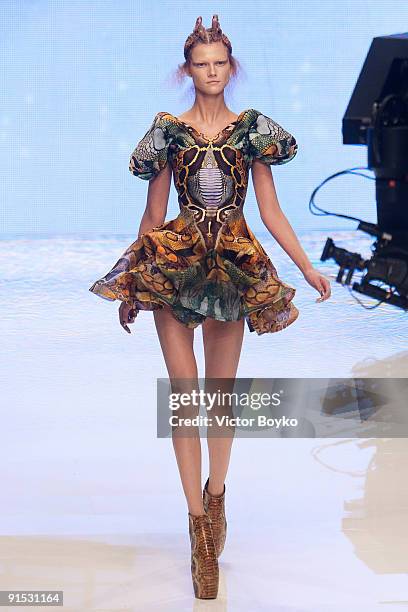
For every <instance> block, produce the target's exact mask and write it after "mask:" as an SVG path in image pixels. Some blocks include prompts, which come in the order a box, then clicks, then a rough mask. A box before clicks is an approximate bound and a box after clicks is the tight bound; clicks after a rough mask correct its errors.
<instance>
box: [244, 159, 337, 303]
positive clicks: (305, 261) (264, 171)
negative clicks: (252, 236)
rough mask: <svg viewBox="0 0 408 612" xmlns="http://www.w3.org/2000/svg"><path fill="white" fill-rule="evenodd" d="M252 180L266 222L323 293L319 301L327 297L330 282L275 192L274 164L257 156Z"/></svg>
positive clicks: (292, 257)
mask: <svg viewBox="0 0 408 612" xmlns="http://www.w3.org/2000/svg"><path fill="white" fill-rule="evenodd" d="M252 182H253V185H254V191H255V196H256V200H257V203H258V207H259V211H260V215H261V219H262V222H263V224H264V225H265V227H266V228H267V229H268V231H269V232H270V233H271V234H272V236H273V237H274V238H275V240H276V241H277V242H278V243H279V244H280V246H281V247H282V249H283V250H284V251H286V253H287V254H288V255H289V257H290V258H291V259H292V261H293V262H294V263H295V264H296V265H297V267H298V268H299V270H300V271H301V272H302V274H303V276H304V277H305V279H306V280H307V282H308V283H309V284H310V285H311V286H312V287H314V288H315V289H317V291H319V293H320V294H321V297H320V298H318V299H317V300H316V301H323V300H326V299H327V298H328V297H330V294H331V291H330V282H329V280H328V279H327V278H326V277H325V276H323V275H322V274H321V273H320V272H319V271H318V270H316V269H315V268H313V264H312V263H311V261H310V259H309V258H308V256H307V255H306V253H305V251H304V250H303V248H302V246H301V244H300V242H299V240H298V238H297V236H296V234H295V232H294V230H293V228H292V226H291V225H290V223H289V221H288V220H287V218H286V216H285V214H284V212H283V211H282V209H281V207H280V205H279V201H278V196H277V194H276V189H275V183H274V181H273V176H272V170H271V167H270V166H269V165H268V164H264V163H263V162H261V161H260V160H254V161H253V164H252Z"/></svg>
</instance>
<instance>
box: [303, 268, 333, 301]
mask: <svg viewBox="0 0 408 612" xmlns="http://www.w3.org/2000/svg"><path fill="white" fill-rule="evenodd" d="M303 276H304V277H305V279H306V280H307V282H308V283H309V285H311V286H312V287H314V288H315V289H317V291H318V292H319V293H320V297H319V298H316V302H324V300H327V299H328V298H329V297H330V296H331V288H330V281H329V280H328V279H327V278H326V277H325V276H323V274H321V273H320V272H319V271H318V270H316V268H309V270H306V272H304V273H303Z"/></svg>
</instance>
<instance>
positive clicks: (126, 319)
mask: <svg viewBox="0 0 408 612" xmlns="http://www.w3.org/2000/svg"><path fill="white" fill-rule="evenodd" d="M137 313H138V311H137V310H136V309H135V308H133V306H131V305H130V304H128V303H127V302H122V303H121V305H120V306H119V323H120V324H121V326H122V327H123V329H124V330H125V331H127V333H128V334H130V333H131V331H130V329H129V327H128V325H127V324H128V323H134V322H135V319H136V317H137Z"/></svg>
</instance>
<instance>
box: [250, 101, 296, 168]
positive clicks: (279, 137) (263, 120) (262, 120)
mask: <svg viewBox="0 0 408 612" xmlns="http://www.w3.org/2000/svg"><path fill="white" fill-rule="evenodd" d="M248 136H249V149H250V153H251V156H252V158H253V159H259V160H260V161H262V162H264V163H265V164H273V165H279V164H287V163H288V162H289V161H290V160H291V159H293V158H294V157H295V155H296V153H297V152H298V145H297V142H296V139H295V137H294V136H293V135H292V134H290V133H289V132H287V131H286V130H285V129H284V128H283V127H282V126H281V125H279V123H276V121H274V120H273V119H271V118H270V117H267V116H266V115H264V114H263V113H260V112H259V111H255V116H254V120H253V121H252V122H251V125H250V128H249V133H248Z"/></svg>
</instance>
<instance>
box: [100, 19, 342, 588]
mask: <svg viewBox="0 0 408 612" xmlns="http://www.w3.org/2000/svg"><path fill="white" fill-rule="evenodd" d="M184 58H185V62H184V64H182V65H181V66H180V67H179V70H181V72H182V73H183V74H184V75H185V76H188V77H190V78H191V79H192V82H193V84H194V89H195V100H194V104H193V106H192V108H190V109H189V110H188V111H186V112H185V113H183V114H182V115H180V116H175V115H173V114H171V113H170V112H165V111H161V112H158V113H157V114H156V115H155V117H154V119H153V122H152V124H151V126H150V127H149V129H148V130H147V132H146V133H145V135H144V136H143V138H142V139H141V140H140V142H139V143H138V145H137V146H136V148H135V149H134V151H133V153H132V155H131V158H130V164H129V170H130V172H131V173H132V174H134V175H135V176H137V177H139V178H141V179H145V180H148V181H149V187H148V193H147V204H146V209H145V211H144V214H143V217H142V221H141V224H140V229H139V233H138V238H137V239H136V240H135V242H133V243H132V244H131V245H130V246H129V247H128V248H127V249H126V251H125V252H124V253H123V254H122V255H121V257H120V258H119V260H118V261H117V262H116V263H115V265H114V266H113V268H112V269H111V270H110V271H109V272H108V273H107V274H106V275H105V276H104V277H103V278H100V279H99V280H97V281H96V282H95V283H94V284H93V285H92V286H91V287H90V289H89V290H90V291H92V292H93V293H95V294H96V295H98V296H100V297H102V298H105V299H108V300H116V299H118V300H120V301H121V304H120V306H119V322H120V324H121V326H122V327H123V328H124V330H125V331H126V332H128V333H130V329H129V327H128V324H129V323H134V321H135V318H136V316H137V314H138V312H139V311H140V310H151V311H153V315H154V322H155V326H156V329H157V333H158V338H159V342H160V345H161V348H162V351H163V356H164V360H165V363H166V367H167V371H168V374H169V378H170V379H171V380H173V379H193V380H195V379H197V377H198V373H197V364H196V359H195V354H194V350H193V340H194V329H195V328H196V327H197V326H198V325H200V324H201V325H202V334H203V343H204V354H205V378H206V379H207V378H219V379H229V380H230V379H234V377H235V376H236V371H237V367H238V361H239V357H240V352H241V346H242V340H243V334H244V327H245V321H246V323H247V325H248V328H249V330H250V332H254V331H255V332H256V333H257V334H258V335H260V334H265V333H274V332H278V331H281V330H283V329H284V328H286V327H287V326H288V325H290V324H291V323H293V322H294V321H295V320H296V319H297V317H298V315H299V311H298V309H297V308H296V306H295V305H294V304H293V301H292V300H293V297H294V295H295V292H296V289H294V288H293V287H291V286H289V285H288V284H286V283H285V282H283V280H281V279H280V278H279V277H278V274H277V270H276V268H275V267H274V265H273V264H272V262H271V260H270V259H269V257H268V255H267V253H266V252H265V250H264V249H263V247H262V245H261V244H260V243H259V241H258V240H257V239H256V237H255V236H254V234H253V233H252V231H251V229H250V228H249V227H248V225H247V223H246V221H245V218H244V215H243V206H244V201H245V196H246V192H247V186H248V177H249V171H250V170H251V173H252V181H253V185H254V190H255V195H256V200H257V203H258V206H259V210H260V215H261V218H262V221H263V223H264V224H265V226H266V227H267V229H268V230H269V231H270V232H271V234H272V235H273V236H274V238H275V239H276V240H277V241H278V243H279V244H280V245H281V247H282V248H283V249H284V250H285V251H286V252H287V254H288V255H289V256H290V257H291V259H292V260H293V262H294V263H295V264H296V265H297V266H298V268H299V269H300V270H301V272H302V274H303V277H304V278H305V280H306V281H307V282H308V283H309V284H310V285H311V286H312V287H314V288H315V289H316V290H317V291H318V292H319V293H320V297H319V298H317V300H316V301H323V300H326V299H327V298H328V297H329V296H330V283H329V281H328V280H327V278H326V277H325V276H323V275H322V274H321V273H320V272H319V271H318V270H316V269H315V268H313V266H312V264H311V262H310V261H309V259H308V257H307V255H306V253H305V252H304V250H303V249H302V247H301V245H300V243H299V241H298V239H297V237H296V235H295V233H294V231H293V229H292V227H291V226H290V224H289V222H288V220H287V219H286V217H285V215H284V213H283V211H282V210H281V208H280V206H279V202H278V199H277V195H276V192H275V187H274V182H273V177H272V172H271V165H279V164H286V163H288V162H289V161H291V160H292V159H293V158H294V157H295V155H296V153H297V150H298V145H297V142H296V139H295V137H294V136H293V135H292V134H290V133H289V132H287V131H286V130H285V129H284V128H283V127H282V126H280V125H279V124H278V123H276V122H275V121H274V120H273V119H271V118H270V117H268V116H267V115H266V114H264V113H262V112H260V111H258V110H255V109H254V108H248V109H246V110H243V111H241V112H240V113H239V114H238V115H236V114H234V113H233V112H232V111H231V110H230V109H229V108H228V107H227V106H226V103H225V99H224V89H225V87H226V85H227V84H228V82H229V80H230V78H232V77H234V76H235V75H236V72H237V67H238V65H239V64H238V61H237V60H236V58H235V57H234V56H233V55H232V45H231V42H230V41H229V39H228V38H227V36H226V35H225V34H224V33H223V32H222V30H221V27H220V24H219V21H218V16H217V15H214V16H213V18H212V26H211V28H204V26H203V25H202V18H201V17H198V19H197V21H196V24H195V27H194V31H193V32H192V33H191V34H190V35H189V36H188V38H187V40H186V42H185V45H184ZM172 177H173V179H174V185H175V187H176V190H177V193H178V202H179V206H180V213H179V215H178V216H177V218H175V219H172V220H170V221H164V219H165V216H166V210H167V204H168V196H169V191H170V186H171V180H172ZM232 440H233V436H232V435H230V436H223V437H221V436H218V437H216V436H209V435H208V436H207V443H208V451H209V466H210V469H209V476H208V478H207V480H206V483H205V485H204V488H203V489H202V480H201V443H200V437H199V436H186V437H183V436H174V435H173V445H174V449H175V453H176V458H177V464H178V468H179V472H180V478H181V482H182V486H183V490H184V494H185V496H186V501H187V505H188V526H189V535H190V542H191V575H192V582H193V587H194V593H195V596H196V597H197V598H201V599H214V598H216V597H217V594H218V557H219V556H220V554H221V552H222V550H223V548H224V544H225V539H226V533H227V521H226V515H225V492H226V488H225V478H226V474H227V470H228V464H229V460H230V452H231V446H232Z"/></svg>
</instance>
